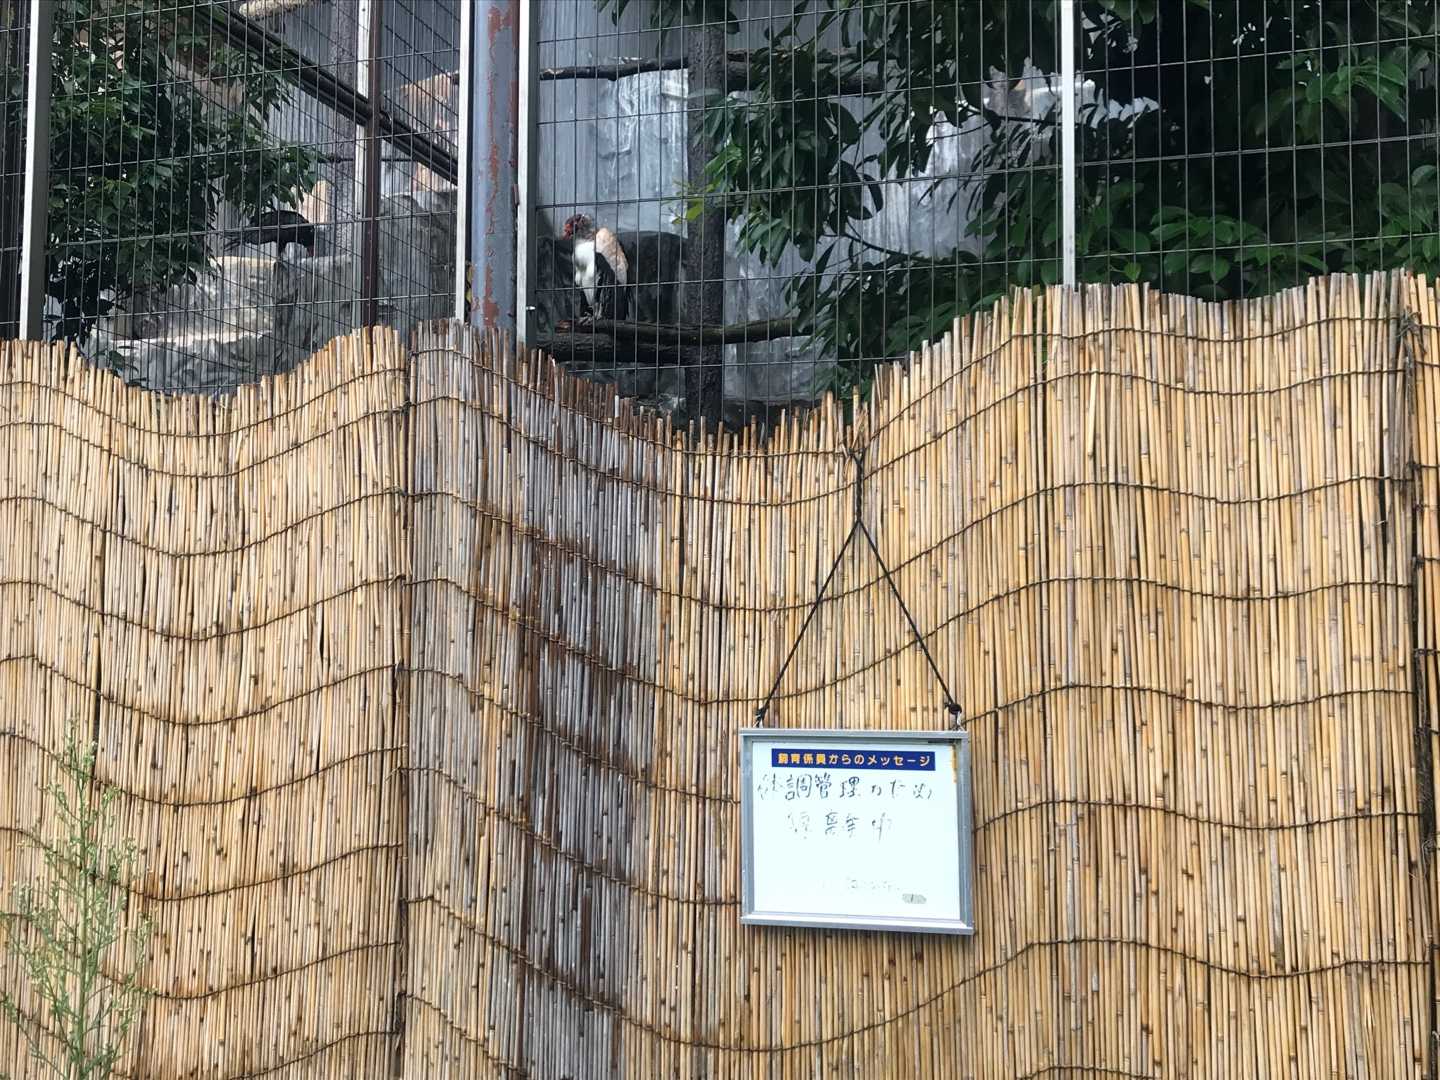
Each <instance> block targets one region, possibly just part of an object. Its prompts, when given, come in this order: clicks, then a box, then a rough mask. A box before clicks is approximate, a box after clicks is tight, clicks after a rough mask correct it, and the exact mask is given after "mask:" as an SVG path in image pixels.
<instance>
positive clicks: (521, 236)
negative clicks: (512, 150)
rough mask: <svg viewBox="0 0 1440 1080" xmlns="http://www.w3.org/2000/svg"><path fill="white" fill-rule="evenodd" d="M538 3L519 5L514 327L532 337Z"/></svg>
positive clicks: (523, 338)
mask: <svg viewBox="0 0 1440 1080" xmlns="http://www.w3.org/2000/svg"><path fill="white" fill-rule="evenodd" d="M538 7H539V5H538V4H534V3H524V4H521V5H520V102H519V106H520V107H519V127H520V130H519V131H518V132H517V133H516V134H517V141H518V142H519V144H520V145H519V148H518V154H517V172H518V174H519V175H518V177H517V179H518V181H519V182H518V184H517V188H518V190H517V191H516V203H517V205H516V207H515V330H516V333H517V334H518V335H519V338H520V341H521V342H522V343H524V342H527V341H529V340H530V336H531V333H532V331H533V330H534V317H533V315H534V311H535V237H534V235H533V233H534V229H535V132H536V123H537V120H538V119H539V116H540V79H539V74H540V65H539V59H540V52H539V48H538V46H537V44H536V42H537V40H538V36H539V32H540V27H539V26H538V25H537V16H538V14H539V12H538V11H537V10H536V9H537V8H538Z"/></svg>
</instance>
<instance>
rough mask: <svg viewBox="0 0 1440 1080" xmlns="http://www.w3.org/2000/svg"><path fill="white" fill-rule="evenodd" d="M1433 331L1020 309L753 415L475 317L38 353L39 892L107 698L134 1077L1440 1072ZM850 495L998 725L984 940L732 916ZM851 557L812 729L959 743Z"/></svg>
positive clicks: (9, 784) (1376, 309)
mask: <svg viewBox="0 0 1440 1080" xmlns="http://www.w3.org/2000/svg"><path fill="white" fill-rule="evenodd" d="M1437 358H1440V313H1437V295H1436V291H1435V289H1434V287H1433V286H1432V285H1431V284H1430V283H1428V282H1426V281H1423V280H1417V279H1414V278H1409V277H1404V276H1390V277H1383V278H1379V277H1377V278H1373V279H1365V280H1357V279H1346V278H1335V279H1328V280H1323V281H1316V282H1314V283H1312V284H1311V285H1309V286H1308V287H1306V288H1303V289H1299V290H1295V291H1292V292H1288V293H1285V294H1282V295H1279V296H1276V297H1273V298H1270V299H1266V300H1259V301H1248V302H1242V303H1233V304H1225V305H1214V304H1205V303H1200V302H1197V301H1193V300H1189V299H1185V298H1181V297H1170V296H1162V295H1158V294H1155V293H1153V292H1150V291H1147V290H1144V289H1138V288H1124V289H1103V290H1102V289H1087V290H1084V291H1082V292H1080V293H1074V294H1067V293H1064V292H1061V291H1050V292H1046V293H1036V294H1017V295H1016V296H1014V297H1012V298H1011V299H1010V300H1009V301H1007V302H1005V303H1002V304H1001V305H999V306H998V307H997V308H996V309H995V310H994V311H993V312H991V313H988V314H986V315H983V316H977V317H974V318H972V319H969V320H965V321H962V322H960V323H957V325H956V327H955V328H954V330H953V332H952V333H951V334H950V335H949V336H948V337H947V338H946V339H945V340H944V341H942V342H940V343H938V344H937V345H935V346H934V347H932V348H930V349H927V350H926V351H925V352H924V353H923V354H922V355H920V356H918V357H916V358H915V359H914V361H913V362H912V364H911V365H909V368H908V371H904V372H902V371H898V370H897V371H894V372H891V373H889V374H888V375H887V376H886V377H884V378H882V379H881V380H880V382H879V384H878V389H877V392H876V394H875V397H874V400H873V401H872V402H870V403H868V404H866V405H864V406H858V407H857V408H856V409H855V415H854V416H853V417H851V418H850V419H848V420H847V419H846V415H845V412H844V410H842V409H841V408H839V407H837V406H836V405H834V404H833V403H830V404H827V405H825V406H823V407H820V408H817V409H815V410H814V411H812V412H809V413H807V414H804V415H801V416H797V417H792V418H790V419H789V420H787V421H785V422H784V423H783V424H782V425H781V426H780V428H779V429H778V430H777V431H775V432H773V433H772V434H771V435H770V437H769V438H768V439H766V440H764V441H763V442H762V441H761V440H760V439H759V438H758V437H757V436H756V435H755V433H754V432H747V433H738V434H723V435H721V436H719V437H718V438H708V439H704V440H700V439H696V438H693V437H689V436H687V435H686V434H685V433H680V432H674V431H671V430H670V429H668V428H667V427H665V426H664V425H663V423H661V422H659V421H656V420H654V419H652V418H649V417H646V416H642V415H640V414H638V413H637V412H635V411H633V410H632V409H631V407H630V406H629V405H627V404H625V403H622V402H616V401H614V400H613V399H612V398H611V397H609V396H608V394H607V392H606V391H605V390H604V389H603V388H600V387H595V386H592V385H589V384H586V383H583V382H580V381H577V380H574V379H572V378H569V377H567V376H565V375H563V374H562V373H560V372H559V371H558V370H557V369H556V368H555V367H554V366H553V365H552V364H550V363H549V362H548V361H546V360H544V359H543V358H540V357H529V356H516V355H514V354H513V353H512V352H511V351H510V350H509V349H508V347H507V346H505V345H504V344H503V343H502V342H500V341H499V340H498V339H495V338H482V337H479V336H474V335H471V334H470V333H468V332H462V331H461V330H459V329H458V328H456V327H454V326H444V325H441V326H436V327H431V328H429V329H427V330H425V331H424V332H422V333H420V334H419V335H418V336H417V338H416V339H415V340H414V341H413V342H411V343H410V344H409V346H408V347H407V346H405V345H402V344H401V343H400V342H398V341H397V340H395V339H394V338H393V337H391V336H386V335H385V334H383V333H378V332H377V333H375V334H373V335H369V336H366V335H356V336H354V337H351V338H348V339H343V340H340V341H337V342H335V343H333V344H332V345H331V346H329V347H328V348H326V349H325V350H323V351H322V352H321V353H319V354H318V355H317V356H316V357H315V358H314V360H312V361H311V362H310V363H309V364H307V365H305V366H303V367H302V368H300V369H299V370H297V371H295V372H293V373H291V374H289V375H286V376H282V377H280V378H277V379H275V380H272V381H267V382H266V383H264V384H261V385H259V386H257V387H253V388H249V389H247V390H245V391H242V392H241V393H240V394H238V395H237V396H236V397H235V398H234V399H233V400H231V401H229V402H227V403H225V404H224V405H220V404H215V403H212V402H209V401H202V400H199V399H192V398H159V397H155V396H150V395H146V394H144V393H141V392H139V391H136V390H133V389H128V388H125V387H124V386H122V385H121V384H120V383H119V382H118V381H116V380H114V379H112V378H110V377H108V376H102V375H100V374H97V373H96V372H94V371H91V370H88V369H84V368H82V367H80V366H79V365H78V364H75V363H73V362H67V361H66V359H65V357H64V356H63V355H62V354H61V353H59V352H55V351H49V350H46V349H42V348H37V347H33V346H25V345H19V344H14V343H12V344H9V345H6V346H5V347H4V350H3V356H0V536H3V537H5V538H6V540H7V543H6V544H5V545H4V547H3V548H0V702H3V703H4V716H5V719H4V720H3V721H0V762H3V767H4V774H3V775H4V777H5V779H6V783H5V785H4V787H3V789H0V878H5V879H11V878H13V877H25V876H27V875H28V874H30V873H32V872H33V871H34V869H35V867H36V863H37V859H36V857H35V855H34V854H33V852H31V851H29V850H28V849H27V848H26V847H25V846H24V845H23V843H22V842H23V841H24V840H25V839H26V838H34V837H39V836H42V835H44V833H45V831H46V827H47V823H46V821H45V820H44V818H43V814H42V810H43V806H42V804H41V802H40V801H39V799H38V797H37V792H38V783H37V782H36V781H37V780H43V779H44V778H45V777H47V776H49V775H50V774H51V773H52V771H53V769H54V767H55V766H54V754H55V752H56V751H57V750H58V747H59V745H60V740H61V738H62V736H63V731H64V726H65V724H66V723H67V722H69V723H76V724H78V725H80V727H81V729H82V731H84V730H88V731H90V732H92V733H94V734H95V736H96V737H97V738H98V740H99V742H100V746H101V758H100V771H101V773H102V775H103V776H104V778H105V779H106V780H108V781H110V782H111V783H113V784H115V785H116V786H117V787H118V788H119V789H120V790H121V792H122V793H123V794H122V796H121V798H120V800H119V805H120V808H121V815H122V825H123V830H124V832H125V833H127V834H128V835H130V836H133V837H134V838H135V839H136V840H137V842H138V843H139V844H140V845H141V846H142V848H144V850H145V854H146V860H147V869H146V872H145V874H144V876H143V877H142V878H141V879H140V880H138V881H136V882H134V883H133V897H134V900H135V903H134V905H133V906H134V907H135V908H136V909H137V910H138V909H142V908H143V909H144V910H146V911H148V912H149V913H150V914H151V915H152V916H153V917H154V918H155V920H156V922H157V926H158V931H159V936H158V939H157V943H158V948H157V950H156V954H155V956H154V957H153V959H152V961H151V963H150V964H149V966H148V968H147V969H146V971H145V972H144V973H143V981H144V982H145V983H146V985H148V986H150V987H151V988H153V989H154V990H155V991H156V995H157V996H156V998H155V1000H154V1001H153V1003H152V1004H151V1006H150V1007H149V1010H148V1012H147V1014H146V1016H145V1019H144V1021H143V1023H142V1025H141V1027H140V1029H139V1036H138V1038H137V1040H136V1041H135V1044H134V1046H133V1048H132V1050H131V1052H130V1053H129V1054H128V1055H127V1057H126V1058H125V1060H124V1061H123V1062H122V1073H123V1074H124V1075H126V1076H134V1077H154V1078H161V1077H166V1078H168V1077H179V1076H186V1077H207V1078H212V1077H213V1078H227V1080H237V1078H240V1077H257V1076H335V1077H352V1076H354V1077H360V1076H364V1077H370V1076H377V1077H378V1076H400V1077H416V1078H418V1077H430V1076H438V1075H449V1076H465V1077H472V1076H497V1077H500V1076H504V1077H521V1076H524V1077H534V1078H537V1080H542V1078H543V1080H559V1078H562V1077H569V1078H572V1080H581V1078H584V1080H589V1078H598V1077H612V1076H613V1077H662V1076H663V1077H690V1076H693V1077H746V1078H749V1077H756V1078H758V1077H770V1078H789V1077H794V1078H801V1077H805V1078H809V1077H814V1076H820V1075H826V1076H829V1075H835V1076H853V1077H866V1078H869V1077H887V1078H929V1077H940V1076H975V1077H1015V1076H1026V1077H1038V1076H1050V1075H1053V1076H1060V1075H1070V1074H1081V1073H1083V1074H1085V1075H1095V1076H1124V1077H1168V1076H1191V1077H1221V1076H1225V1077H1230V1076H1242V1075H1243V1076H1247V1077H1249V1076H1255V1077H1278V1076H1282V1075H1283V1076H1287V1077H1289V1076H1293V1075H1302V1076H1308V1075H1322V1074H1323V1075H1330V1074H1340V1075H1374V1076H1400V1075H1415V1074H1417V1073H1419V1072H1421V1071H1422V1070H1425V1069H1428V1068H1430V1067H1431V1065H1432V1057H1433V1051H1432V1049H1431V1047H1432V1045H1433V1044H1432V1042H1431V1031H1432V1028H1433V1026H1434V1021H1433V1015H1434V1003H1435V1000H1436V991H1437V980H1436V975H1435V967H1434V962H1433V957H1434V949H1433V946H1434V941H1435V934H1434V912H1435V908H1436V904H1437V893H1436V876H1435V872H1434V868H1433V864H1432V862H1431V861H1430V860H1429V859H1428V857H1426V856H1424V855H1422V851H1428V847H1429V842H1428V839H1427V838H1428V837H1430V836H1431V835H1432V834H1433V832H1434V823H1433V802H1434V780H1433V770H1432V767H1431V762H1432V760H1433V755H1434V742H1435V739H1436V737H1437V735H1440V731H1437V725H1436V723H1435V721H1434V719H1433V708H1434V706H1433V703H1434V702H1435V701H1436V700H1437V697H1440V667H1437V659H1440V653H1437V641H1440V619H1437V614H1436V612H1437V608H1440V605H1437V603H1436V600H1435V597H1436V591H1437V589H1440V517H1437V507H1440V416H1437V405H1440V395H1437V392H1440V375H1437V364H1440V359H1437ZM862 450H863V465H862V466H860V468H861V469H863V472H861V473H860V474H859V475H857V466H856V464H855V462H854V460H853V459H852V457H851V455H850V451H862ZM857 483H858V484H859V485H860V488H861V490H862V492H863V496H864V497H863V500H862V502H863V506H864V508H865V509H864V512H865V513H866V515H867V523H868V524H869V526H870V528H871V529H872V531H873V532H874V534H875V536H876V538H877V540H878V542H879V545H880V549H881V552H882V554H883V556H884V558H885V561H886V563H887V564H888V565H889V566H890V567H891V568H892V570H893V571H894V574H895V578H896V582H897V584H898V586H899V588H900V590H901V592H902V593H903V595H905V596H906V598H907V599H908V601H909V602H910V605H911V607H912V609H913V611H914V613H915V615H916V618H917V621H918V624H919V626H920V629H921V631H922V633H923V634H924V636H925V638H926V640H927V642H928V644H929V647H930V649H931V650H932V652H933V653H934V654H935V656H936V657H937V659H938V660H939V662H940V664H941V667H942V670H943V672H944V674H945V676H946V678H947V680H948V681H949V683H950V686H951V688H952V689H953V690H954V691H955V693H956V695H957V697H958V698H959V700H960V701H961V702H962V703H963V704H964V706H965V709H966V717H967V725H968V728H969V731H970V732H971V735H972V738H973V746H974V795H975V820H976V845H975V849H976V864H977V865H976V875H975V880H976V890H977V891H976V914H977V920H978V926H979V932H978V933H977V935H976V936H975V937H974V938H973V939H956V938H939V937H927V936H917V935H905V934H884V933H858V932H842V931H833V930H793V929H775V928H763V929H762V928H749V927H747V928H742V927H740V926H739V924H738V888H739V868H738V867H739V863H738V858H739V843H738V801H737V796H738V789H737V785H738V776H739V770H738V755H737V752H736V731H737V729H738V728H740V727H742V726H745V725H747V724H748V723H749V721H750V718H751V716H752V715H753V712H754V709H755V707H756V705H757V704H758V703H759V701H760V700H761V699H762V698H763V697H764V695H765V692H766V689H767V688H768V682H769V680H770V679H771V678H772V677H773V675H774V673H775V671H776V670H778V666H779V664H780V661H781V659H782V658H783V655H784V652H785V650H787V649H788V648H789V646H790V644H791V643H792V642H793V641H794V640H795V638H796V636H797V634H798V631H799V629H800V625H801V623H802V621H803V619H804V618H805V615H806V613H807V611H808V609H809V606H810V604H811V603H812V601H813V600H814V598H815V596H816V594H817V592H818V590H819V586H820V582H821V579H822V577H823V575H824V574H825V572H826V571H827V570H828V568H829V566H830V564H831V562H832V560H833V558H834V554H835V551H836V550H837V548H838V545H839V544H840V543H841V542H842V541H843V540H844V537H845V535H846V533H847V532H848V529H849V526H850V523H851V516H852V514H853V510H854V506H855V499H854V490H855V486H856V484H857ZM852 552H853V557H850V556H847V560H846V561H845V562H843V563H842V565H841V569H840V572H839V575H838V577H837V579H836V581H835V582H834V583H832V586H831V589H830V592H829V593H828V594H827V597H826V599H825V601H824V602H823V603H822V604H821V605H820V608H819V610H818V613H817V615H816V621H815V624H814V625H813V626H812V627H811V629H810V631H809V632H808V634H807V635H806V636H805V637H804V639H803V640H802V641H801V644H800V646H799V651H798V653H797V656H796V661H795V663H794V664H793V666H792V667H791V669H790V672H789V674H788V675H787V677H786V679H785V680H784V682H783V683H782V685H781V687H780V693H779V695H778V698H777V703H776V705H775V706H774V708H773V709H772V714H771V715H772V718H773V720H774V721H775V722H778V723H779V724H781V725H784V726H814V727H826V726H835V727H850V728H866V727H898V728H927V727H939V726H943V723H944V720H945V717H944V713H943V710H942V708H941V705H942V701H941V696H940V693H939V689H938V688H937V687H936V686H934V684H933V682H932V679H931V676H930V674H929V671H928V668H927V667H926V664H925V661H924V659H923V657H922V655H921V653H920V652H919V650H918V649H916V648H915V647H914V645H913V642H912V641H911V640H910V638H909V636H908V635H909V628H908V626H907V625H906V624H905V622H904V620H903V618H901V616H900V613H899V611H898V609H897V608H895V607H894V604H893V600H891V599H890V597H889V593H888V590H887V589H886V588H885V586H884V584H883V581H882V580H881V578H880V572H879V569H878V567H877V566H876V565H875V562H874V559H873V556H869V555H868V554H867V553H866V552H865V551H864V549H863V548H853V549H852ZM8 964H9V961H8V960H6V961H0V978H3V980H4V981H5V983H6V985H11V984H13V983H14V981H15V977H16V974H17V973H16V971H15V970H14V968H13V966H5V965H8ZM30 1004H31V1005H32V1006H33V1001H32V1002H31V1003H30ZM17 1046H18V1043H17V1042H16V1040H15V1038H14V1035H13V1032H11V1031H8V1030H0V1061H4V1062H7V1063H8V1062H10V1061H16V1066H17V1067H16V1069H15V1073H16V1076H17V1077H24V1078H26V1080H29V1078H30V1077H32V1076H35V1075H37V1074H36V1073H34V1072H33V1071H27V1066H26V1065H25V1064H24V1063H23V1062H21V1061H18V1060H17V1058H18V1051H17Z"/></svg>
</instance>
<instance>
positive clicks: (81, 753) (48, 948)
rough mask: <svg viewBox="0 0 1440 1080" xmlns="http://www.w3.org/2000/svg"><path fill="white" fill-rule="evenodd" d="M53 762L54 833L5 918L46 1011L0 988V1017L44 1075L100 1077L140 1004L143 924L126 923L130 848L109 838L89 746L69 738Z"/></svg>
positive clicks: (106, 808) (108, 799)
mask: <svg viewBox="0 0 1440 1080" xmlns="http://www.w3.org/2000/svg"><path fill="white" fill-rule="evenodd" d="M61 766H62V769H63V776H64V779H63V781H61V782H57V783H55V784H54V785H52V786H51V787H50V789H49V795H50V806H51V808H52V810H53V812H54V815H55V821H56V823H57V833H58V835H56V836H54V837H53V838H52V839H51V841H50V843H49V844H47V845H46V846H44V847H43V848H42V851H43V853H44V863H45V872H46V874H45V878H44V879H43V880H41V881H38V882H35V883H33V884H29V885H21V886H19V887H18V888H17V889H16V890H15V906H14V910H13V911H11V912H10V913H8V914H7V915H5V916H4V920H3V921H4V923H5V929H6V944H7V946H8V948H9V950H10V952H11V953H12V954H13V955H14V956H15V957H16V959H17V960H18V961H19V964H20V968H21V970H22V971H23V973H24V975H25V978H26V979H27V980H28V982H29V984H30V987H31V990H32V991H33V993H34V996H35V997H36V998H38V999H39V1002H40V1004H41V1006H42V1007H43V1010H44V1011H43V1013H42V1014H41V1015H39V1016H35V1017H29V1016H25V1015H24V1014H22V1013H21V1011H20V1007H19V1003H18V1002H17V1001H16V999H15V998H14V997H13V996H12V994H11V992H10V990H9V989H8V988H7V989H6V990H3V991H0V1014H3V1015H4V1016H5V1017H6V1018H7V1019H8V1020H10V1021H11V1022H12V1023H14V1024H15V1025H16V1026H17V1027H18V1029H19V1030H20V1032H21V1034H22V1035H23V1037H24V1040H25V1042H26V1044H27V1045H28V1047H29V1049H30V1052H31V1055H32V1056H33V1058H34V1059H35V1060H36V1061H37V1062H39V1063H40V1064H41V1065H42V1066H43V1067H44V1068H45V1070H46V1071H47V1072H48V1073H49V1074H50V1075H52V1076H55V1077H57V1078H63V1080H105V1078H107V1077H109V1076H111V1075H112V1073H113V1070H114V1068H115V1062H116V1061H117V1060H118V1059H119V1056H120V1053H121V1051H122V1050H123V1049H124V1046H125V1039H126V1037H127V1036H128V1034H129V1032H130V1030H131V1028H132V1027H133V1026H134V1025H135V1021H136V1020H137V1019H138V1018H139V1015H140V1009H141V1007H142V1006H143V1004H144V1002H145V997H146V995H145V992H144V991H143V990H142V989H141V988H140V986H139V984H138V982H137V975H138V973H139V971H140V968H141V967H142V966H143V965H144V963H145V959H146V956H147V955H148V950H149V941H150V924H149V922H148V921H145V920H141V921H139V922H138V923H137V924H136V926H135V928H134V929H129V930H127V929H126V928H125V925H124V916H125V902H124V893H123V887H124V885H125V884H126V883H127V882H128V881H129V880H130V878H131V876H132V875H133V872H134V869H135V863H136V858H137V852H136V848H135V845H134V844H133V843H132V842H130V841H121V842H117V841H115V840H113V839H112V838H111V836H110V832H111V829H112V827H113V813H112V810H111V804H112V801H113V799H114V791H113V790H112V789H111V788H108V787H104V786H100V787H99V788H98V790H97V785H96V784H95V749H94V747H93V746H92V747H88V748H81V747H80V746H78V745H77V744H76V742H75V741H74V739H73V738H71V739H70V740H69V741H68V742H67V745H66V748H65V753H64V756H63V757H62V758H61ZM117 953H118V959H117V955H116V954H117ZM122 965H123V967H122ZM42 1026H43V1027H45V1028H48V1029H49V1036H50V1037H49V1038H47V1037H46V1035H45V1034H44V1033H42V1031H41V1030H40V1028H41V1027H42Z"/></svg>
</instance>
